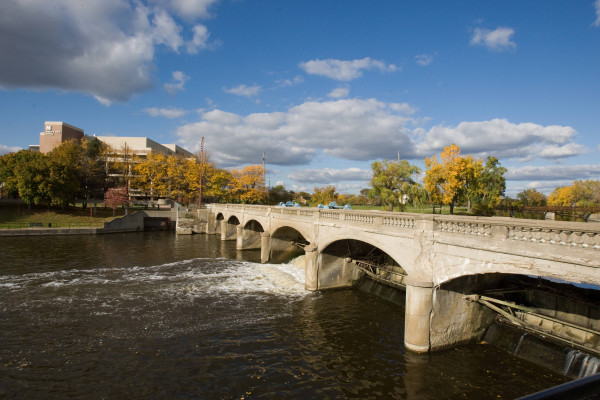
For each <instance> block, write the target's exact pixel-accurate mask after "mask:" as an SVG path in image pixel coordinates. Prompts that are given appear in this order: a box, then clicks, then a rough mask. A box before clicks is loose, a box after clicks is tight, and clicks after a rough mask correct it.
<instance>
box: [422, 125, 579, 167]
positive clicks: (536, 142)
mask: <svg viewBox="0 0 600 400" xmlns="http://www.w3.org/2000/svg"><path fill="white" fill-rule="evenodd" d="M575 134H576V132H575V130H574V129H573V128H571V127H570V126H559V125H549V126H542V125H538V124H534V123H530V122H529V123H520V124H514V123H512V122H509V121H508V120H506V119H500V118H496V119H492V120H490V121H478V122H461V123H460V124H458V125H457V126H456V127H448V126H443V125H437V126H434V127H433V128H431V129H430V130H429V131H428V132H426V133H424V134H423V135H422V141H421V143H419V145H418V146H417V149H418V153H419V154H420V155H422V156H427V157H429V156H431V155H433V154H435V153H439V152H441V151H442V150H443V148H444V147H446V146H449V145H451V144H452V143H454V144H456V145H458V146H460V148H461V152H462V153H463V154H474V155H477V156H480V157H485V156H487V155H493V156H495V157H498V158H516V159H521V160H531V159H534V158H547V159H560V158H564V157H569V156H575V155H580V154H584V153H586V152H587V149H586V147H585V146H582V145H579V144H576V143H574V142H573V140H574V138H575Z"/></svg>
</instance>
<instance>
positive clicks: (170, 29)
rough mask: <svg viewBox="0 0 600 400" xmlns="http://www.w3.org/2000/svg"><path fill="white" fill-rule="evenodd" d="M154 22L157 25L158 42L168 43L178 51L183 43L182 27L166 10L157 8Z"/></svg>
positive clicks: (155, 36)
mask: <svg viewBox="0 0 600 400" xmlns="http://www.w3.org/2000/svg"><path fill="white" fill-rule="evenodd" d="M152 22H153V24H154V26H155V29H154V41H155V42H156V43H158V44H164V45H167V46H169V47H170V48H171V49H172V50H173V51H175V52H178V51H179V47H181V45H183V38H182V37H181V27H180V26H179V25H177V23H176V22H175V21H174V20H173V18H171V16H170V15H169V14H167V13H166V12H165V11H164V10H157V11H156V12H155V13H154V18H153V19H152Z"/></svg>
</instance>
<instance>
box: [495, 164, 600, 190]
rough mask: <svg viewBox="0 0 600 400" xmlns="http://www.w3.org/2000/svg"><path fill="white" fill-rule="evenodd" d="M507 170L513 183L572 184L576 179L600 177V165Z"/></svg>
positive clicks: (527, 167) (507, 176) (513, 168)
mask: <svg viewBox="0 0 600 400" xmlns="http://www.w3.org/2000/svg"><path fill="white" fill-rule="evenodd" d="M507 169H508V172H507V173H506V178H507V179H510V180H513V181H556V180H562V181H569V182H572V181H573V180H576V179H591V178H594V179H597V178H599V177H600V164H587V165H547V166H524V167H509V168H507ZM555 187H556V186H555Z"/></svg>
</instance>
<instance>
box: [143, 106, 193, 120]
mask: <svg viewBox="0 0 600 400" xmlns="http://www.w3.org/2000/svg"><path fill="white" fill-rule="evenodd" d="M144 112H145V113H146V114H148V115H150V116H151V117H165V118H171V119H172V118H179V117H183V116H184V115H186V114H187V113H188V112H187V110H184V109H181V108H157V107H149V108H145V109H144Z"/></svg>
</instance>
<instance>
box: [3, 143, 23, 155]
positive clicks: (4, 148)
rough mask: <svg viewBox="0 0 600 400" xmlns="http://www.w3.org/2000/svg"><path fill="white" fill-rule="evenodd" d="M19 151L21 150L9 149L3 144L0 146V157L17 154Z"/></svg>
mask: <svg viewBox="0 0 600 400" xmlns="http://www.w3.org/2000/svg"><path fill="white" fill-rule="evenodd" d="M19 150H22V149H21V148H20V147H11V146H7V145H5V144H0V156H1V155H4V154H8V153H13V152H17V151H19Z"/></svg>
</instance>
